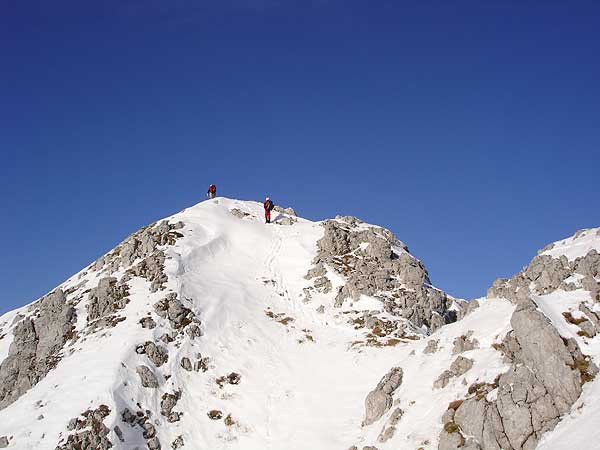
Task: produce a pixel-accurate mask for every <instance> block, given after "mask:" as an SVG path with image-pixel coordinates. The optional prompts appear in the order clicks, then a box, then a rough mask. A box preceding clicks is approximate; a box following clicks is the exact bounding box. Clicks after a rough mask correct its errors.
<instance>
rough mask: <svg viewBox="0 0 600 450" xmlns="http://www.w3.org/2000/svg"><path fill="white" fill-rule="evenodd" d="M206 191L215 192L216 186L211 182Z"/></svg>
mask: <svg viewBox="0 0 600 450" xmlns="http://www.w3.org/2000/svg"><path fill="white" fill-rule="evenodd" d="M208 192H210V193H211V194H214V193H215V192H217V187H216V186H215V185H214V184H211V185H210V186H209V187H208Z"/></svg>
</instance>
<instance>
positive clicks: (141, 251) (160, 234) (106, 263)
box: [90, 220, 183, 274]
mask: <svg viewBox="0 0 600 450" xmlns="http://www.w3.org/2000/svg"><path fill="white" fill-rule="evenodd" d="M182 228H183V223H182V222H177V223H169V222H168V221H166V220H163V221H162V222H160V223H158V224H157V223H153V224H151V225H148V226H146V227H144V228H141V229H140V230H138V231H136V232H135V233H133V234H132V235H130V236H129V237H127V238H126V239H125V240H124V241H123V242H121V243H120V244H119V245H118V246H117V247H115V249H114V250H113V251H111V252H110V253H108V254H106V255H104V256H102V257H100V258H98V260H96V262H94V264H92V266H91V267H90V269H91V270H94V271H102V272H108V273H109V274H111V273H113V272H115V271H117V270H118V269H119V268H121V267H122V268H127V267H130V266H132V265H133V264H134V263H135V262H136V261H139V260H144V259H146V258H148V257H149V256H151V255H154V254H156V253H157V252H160V250H159V247H161V246H165V245H174V244H175V242H176V241H177V239H179V238H181V237H183V234H181V233H180V232H178V231H177V230H180V229H182Z"/></svg>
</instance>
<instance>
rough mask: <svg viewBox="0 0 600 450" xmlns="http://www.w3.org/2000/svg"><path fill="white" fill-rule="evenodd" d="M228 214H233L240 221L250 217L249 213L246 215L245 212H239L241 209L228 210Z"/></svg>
mask: <svg viewBox="0 0 600 450" xmlns="http://www.w3.org/2000/svg"><path fill="white" fill-rule="evenodd" d="M229 212H230V213H231V214H233V215H234V216H235V217H238V218H240V219H243V218H244V217H248V216H250V215H251V214H249V213H247V212H244V211H242V210H241V209H239V208H231V209H230V210H229Z"/></svg>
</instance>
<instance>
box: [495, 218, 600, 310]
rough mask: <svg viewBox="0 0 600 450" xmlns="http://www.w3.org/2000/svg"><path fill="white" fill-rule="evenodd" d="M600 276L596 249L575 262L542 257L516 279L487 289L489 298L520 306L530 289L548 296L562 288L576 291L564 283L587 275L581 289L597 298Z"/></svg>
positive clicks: (515, 277) (599, 290) (503, 281)
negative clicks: (508, 301)
mask: <svg viewBox="0 0 600 450" xmlns="http://www.w3.org/2000/svg"><path fill="white" fill-rule="evenodd" d="M583 231H585V230H583ZM598 273H600V254H598V252H597V251H596V250H590V251H589V252H588V253H587V254H586V255H585V256H582V257H579V258H577V259H575V260H574V261H569V260H568V259H567V257H566V256H564V255H562V256H560V257H558V258H553V257H552V256H550V255H544V254H540V255H538V256H536V257H535V258H533V259H532V260H531V262H530V263H529V265H528V266H527V267H525V268H524V269H523V270H522V271H521V272H519V273H518V274H516V275H515V276H514V277H512V278H510V279H508V278H500V279H498V280H496V281H495V282H494V283H493V285H492V287H491V288H490V289H488V297H503V298H506V299H508V300H510V301H512V302H513V303H517V302H518V301H519V300H524V299H525V298H526V297H527V296H528V294H529V288H530V286H533V293H535V294H539V295H543V294H548V293H550V292H553V291H555V290H556V289H559V288H561V289H565V290H573V289H574V288H575V287H576V286H575V285H573V284H569V283H566V282H565V280H566V279H567V278H569V277H570V276H571V275H573V274H580V275H583V276H584V279H583V281H582V287H583V289H585V290H588V291H590V292H591V293H592V296H593V297H594V296H595V295H598V292H600V286H599V285H598V282H596V281H595V280H594V277H596V276H597V275H598ZM522 291H525V292H524V293H523V292H522Z"/></svg>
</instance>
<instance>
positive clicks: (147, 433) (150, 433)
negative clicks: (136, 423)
mask: <svg viewBox="0 0 600 450" xmlns="http://www.w3.org/2000/svg"><path fill="white" fill-rule="evenodd" d="M142 429H143V430H144V431H143V432H142V436H144V439H152V438H153V437H154V436H156V428H155V427H154V425H152V424H151V423H150V422H144V424H143V425H142Z"/></svg>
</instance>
